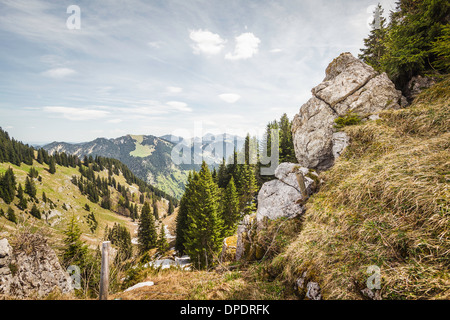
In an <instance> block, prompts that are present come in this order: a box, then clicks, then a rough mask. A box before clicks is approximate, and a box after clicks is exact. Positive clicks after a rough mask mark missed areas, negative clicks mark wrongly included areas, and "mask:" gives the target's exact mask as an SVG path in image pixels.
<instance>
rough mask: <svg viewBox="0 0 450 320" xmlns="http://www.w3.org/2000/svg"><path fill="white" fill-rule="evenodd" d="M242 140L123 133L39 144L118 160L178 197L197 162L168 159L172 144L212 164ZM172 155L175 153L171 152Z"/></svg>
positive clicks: (152, 183)
mask: <svg viewBox="0 0 450 320" xmlns="http://www.w3.org/2000/svg"><path fill="white" fill-rule="evenodd" d="M244 141H245V139H244V138H242V137H239V136H235V135H229V134H218V135H213V134H210V133H208V134H206V135H204V136H203V137H201V138H199V137H195V138H189V139H185V138H182V137H178V136H173V135H164V136H161V137H156V136H153V135H126V136H122V137H119V138H113V139H106V138H97V139H95V140H93V141H89V142H82V143H67V142H56V141H55V142H52V143H50V144H47V145H45V146H43V149H45V150H46V151H48V152H49V153H50V154H53V153H54V152H65V153H67V154H72V155H76V156H78V157H80V158H83V157H85V156H93V157H95V156H101V157H108V158H114V159H118V160H120V161H121V162H123V163H124V164H125V165H127V166H128V168H130V170H131V171H132V172H133V173H134V174H135V175H136V176H137V177H139V178H141V179H143V180H144V181H146V182H147V183H149V184H151V185H154V186H155V187H157V188H159V189H160V190H162V191H164V192H166V193H168V194H170V195H172V196H174V197H176V198H181V196H182V194H183V192H184V187H185V183H186V181H187V176H188V173H189V171H190V170H196V169H198V168H199V166H200V164H201V163H198V161H195V162H196V163H194V161H185V162H188V163H180V164H177V163H176V162H174V161H173V159H172V153H173V152H172V151H173V149H174V147H177V148H180V149H183V150H184V151H188V152H190V153H191V157H190V158H191V159H192V160H193V159H204V160H205V161H207V162H208V164H209V165H210V166H212V167H214V166H217V165H218V164H220V163H221V162H222V159H223V158H225V159H227V158H228V157H229V156H231V155H232V152H233V150H234V149H235V148H236V150H240V149H241V148H242V147H243V145H244ZM174 154H176V153H174Z"/></svg>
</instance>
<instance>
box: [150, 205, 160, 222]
mask: <svg viewBox="0 0 450 320" xmlns="http://www.w3.org/2000/svg"><path fill="white" fill-rule="evenodd" d="M152 208H153V216H154V217H155V220H159V211H158V206H157V204H156V201H154V202H153V205H152Z"/></svg>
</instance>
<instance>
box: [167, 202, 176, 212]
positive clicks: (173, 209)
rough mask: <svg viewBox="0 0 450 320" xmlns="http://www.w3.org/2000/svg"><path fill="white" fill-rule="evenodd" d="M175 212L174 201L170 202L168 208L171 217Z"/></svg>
mask: <svg viewBox="0 0 450 320" xmlns="http://www.w3.org/2000/svg"><path fill="white" fill-rule="evenodd" d="M174 211H175V208H174V206H173V202H172V200H169V207H168V208H167V214H168V215H169V216H170V215H171V214H172V213H173V212H174Z"/></svg>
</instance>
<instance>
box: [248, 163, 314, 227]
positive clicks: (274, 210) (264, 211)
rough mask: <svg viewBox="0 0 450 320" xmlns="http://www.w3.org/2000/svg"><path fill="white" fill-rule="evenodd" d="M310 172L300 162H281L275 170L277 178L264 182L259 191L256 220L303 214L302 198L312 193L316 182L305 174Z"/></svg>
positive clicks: (304, 198)
mask: <svg viewBox="0 0 450 320" xmlns="http://www.w3.org/2000/svg"><path fill="white" fill-rule="evenodd" d="M308 172H309V170H308V169H307V168H302V167H300V165H298V164H294V163H282V164H280V165H279V166H278V167H277V169H276V170H275V177H276V178H277V179H275V180H272V181H269V182H266V183H264V184H263V186H262V188H261V190H260V191H259V193H258V210H257V213H256V220H257V221H258V222H260V221H262V220H263V219H264V217H267V218H269V219H270V220H275V219H277V218H280V217H285V218H292V217H295V216H296V215H298V214H301V213H302V212H303V206H302V200H306V199H307V197H309V195H311V194H312V186H313V184H314V180H313V179H311V178H309V177H306V176H305V175H306V174H307V173H308Z"/></svg>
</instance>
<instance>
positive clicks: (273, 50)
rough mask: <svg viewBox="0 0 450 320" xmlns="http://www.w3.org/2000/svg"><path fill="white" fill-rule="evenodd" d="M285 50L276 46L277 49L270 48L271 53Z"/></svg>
mask: <svg viewBox="0 0 450 320" xmlns="http://www.w3.org/2000/svg"><path fill="white" fill-rule="evenodd" d="M282 51H283V50H281V49H279V48H276V49H272V50H270V52H271V53H278V52H282Z"/></svg>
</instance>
